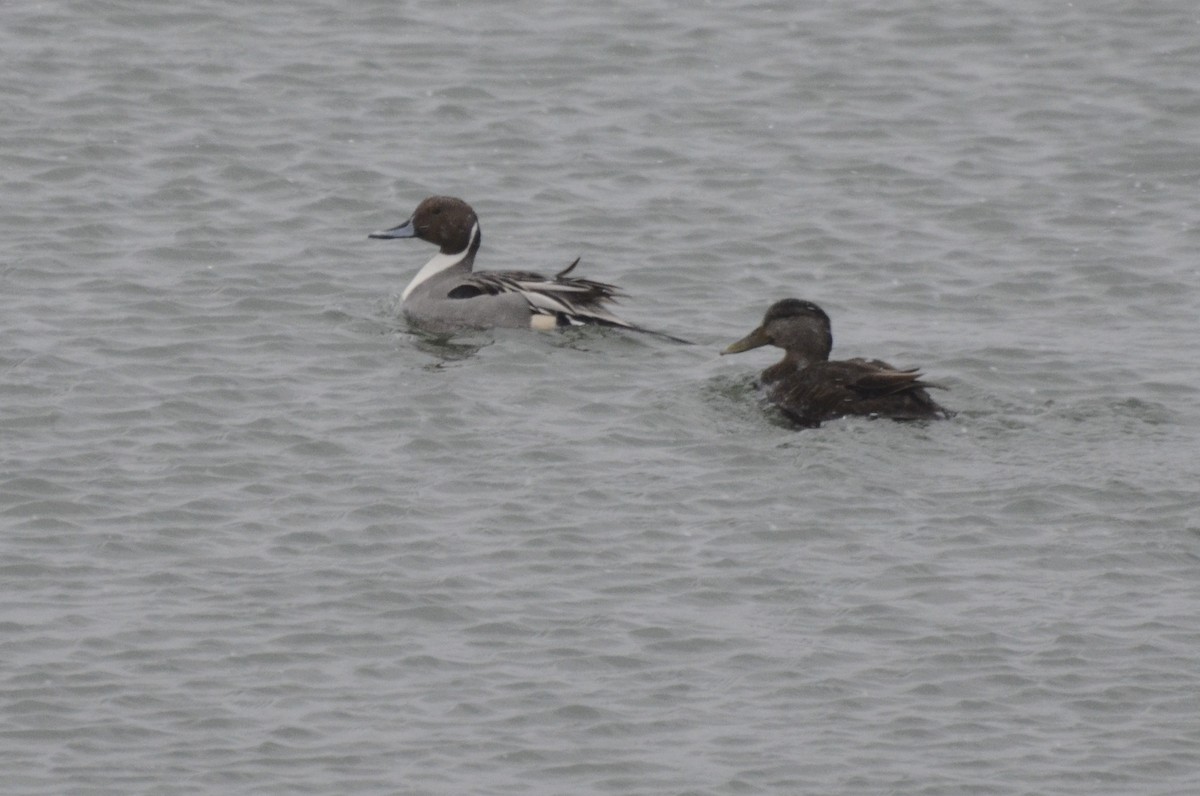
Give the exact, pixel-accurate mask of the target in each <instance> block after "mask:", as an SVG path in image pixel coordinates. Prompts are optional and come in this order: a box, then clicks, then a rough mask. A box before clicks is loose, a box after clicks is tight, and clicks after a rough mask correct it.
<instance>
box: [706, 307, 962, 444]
mask: <svg viewBox="0 0 1200 796" xmlns="http://www.w3.org/2000/svg"><path fill="white" fill-rule="evenodd" d="M764 345H773V346H777V347H779V348H782V349H783V350H784V356H783V359H782V360H781V361H779V362H777V363H775V364H774V365H772V366H771V367H769V368H767V369H766V370H764V371H763V372H762V377H761V379H760V384H761V386H762V388H763V389H764V390H765V392H766V394H767V397H768V399H769V400H770V401H771V403H773V404H775V405H776V406H778V407H779V408H780V410H781V411H783V413H784V414H785V415H787V416H788V417H789V418H791V419H792V420H793V421H795V422H796V423H798V424H799V425H801V426H804V427H806V428H815V427H816V426H819V425H821V423H822V422H824V421H826V420H833V419H835V418H839V417H845V416H846V415H867V416H874V417H890V418H892V419H893V420H932V419H935V418H946V417H949V416H950V413H949V412H947V411H946V410H945V409H943V408H942V407H940V406H938V404H937V403H935V402H934V400H933V399H932V398H930V397H929V393H927V392H926V391H925V390H926V389H927V388H931V387H934V388H939V389H945V388H943V387H941V385H938V384H930V383H928V382H923V381H921V374H920V373H919V372H917V369H916V368H912V369H909V370H898V369H896V368H893V367H892V366H891V365H889V364H887V363H886V362H881V361H879V360H878V359H871V360H867V359H848V360H844V361H833V362H831V361H830V360H829V354H830V352H831V351H832V350H833V331H832V327H831V324H830V322H829V316H828V315H826V314H825V311H824V310H822V309H821V308H820V307H818V306H817V305H816V304H813V303H812V302H811V301H802V300H800V299H794V298H789V299H784V300H782V301H777V302H775V303H774V304H772V305H771V306H770V308H769V309H768V310H767V314H766V315H765V316H763V321H762V324H761V325H760V326H759V327H758V328H757V329H755V330H754V331H752V332H750V334H748V335H746V336H745V337H743V338H742V339H741V340H738V341H737V342H736V343H733V344H732V345H730V346H729V347H728V348H726V349H725V350H724V351H722V352H721V353H722V354H738V353H741V352H742V351H749V350H750V349H752V348H758V347H759V346H764Z"/></svg>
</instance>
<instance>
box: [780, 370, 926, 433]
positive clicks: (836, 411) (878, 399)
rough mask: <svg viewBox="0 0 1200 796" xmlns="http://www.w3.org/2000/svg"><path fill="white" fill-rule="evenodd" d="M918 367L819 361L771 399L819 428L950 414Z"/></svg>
mask: <svg viewBox="0 0 1200 796" xmlns="http://www.w3.org/2000/svg"><path fill="white" fill-rule="evenodd" d="M932 386H936V385H931V384H927V383H925V382H923V381H921V374H920V373H919V372H918V371H917V369H916V368H912V369H909V370H897V369H896V368H893V367H891V366H890V365H888V364H887V363H885V362H881V361H879V360H871V361H868V360H862V359H857V360H847V361H843V362H819V363H816V364H813V365H811V366H809V367H807V368H805V369H803V370H801V371H798V372H797V373H796V374H795V375H794V376H791V377H789V378H787V379H785V380H783V381H782V382H780V383H779V384H777V385H776V386H775V387H774V388H773V390H772V393H771V399H772V400H773V401H774V402H775V403H776V404H778V405H779V407H780V408H781V409H782V410H783V411H784V412H785V413H787V414H788V415H789V416H790V417H792V418H793V419H795V420H796V421H797V422H799V423H801V424H802V425H806V426H815V425H819V424H820V423H821V422H822V421H824V420H832V419H833V418H836V417H843V416H845V415H875V416H879V417H890V418H894V419H896V420H917V419H921V418H933V417H942V416H945V410H943V409H942V407H940V406H938V404H937V403H935V402H934V400H933V399H932V398H930V397H929V393H927V392H925V388H926V387H932Z"/></svg>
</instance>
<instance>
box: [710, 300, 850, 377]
mask: <svg viewBox="0 0 1200 796" xmlns="http://www.w3.org/2000/svg"><path fill="white" fill-rule="evenodd" d="M764 345H773V346H778V347H779V348H782V349H784V350H785V351H787V353H788V356H789V358H795V359H798V360H802V361H804V362H820V361H824V360H827V359H829V352H830V351H832V350H833V331H832V330H831V328H830V323H829V316H828V315H826V314H825V310H823V309H821V308H820V307H818V306H817V305H816V304H813V303H812V302H811V301H804V300H802V299H795V298H788V299H783V300H782V301H777V302H775V303H774V304H772V305H771V306H770V307H769V308H768V309H767V314H766V315H764V316H763V320H762V324H761V325H760V326H759V327H758V328H757V329H755V330H754V331H752V332H751V333H750V334H748V335H746V336H745V337H743V338H742V339H741V340H738V341H737V342H736V343H733V344H732V345H730V346H729V347H728V348H726V349H725V350H724V351H722V352H721V353H722V354H740V353H741V352H743V351H749V350H750V349H752V348H758V347H759V346H764Z"/></svg>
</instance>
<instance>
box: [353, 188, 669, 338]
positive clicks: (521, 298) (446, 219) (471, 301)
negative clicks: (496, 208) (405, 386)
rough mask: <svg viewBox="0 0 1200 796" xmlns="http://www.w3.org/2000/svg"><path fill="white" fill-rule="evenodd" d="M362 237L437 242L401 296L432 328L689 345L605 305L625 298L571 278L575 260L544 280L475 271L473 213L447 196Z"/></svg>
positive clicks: (477, 235) (613, 289) (477, 237)
mask: <svg viewBox="0 0 1200 796" xmlns="http://www.w3.org/2000/svg"><path fill="white" fill-rule="evenodd" d="M367 237H369V238H375V239H380V240H393V239H401V238H418V239H420V240H423V241H426V242H428V243H432V244H434V245H435V246H437V247H438V253H437V254H435V255H434V256H433V258H432V259H431V260H429V262H427V263H425V265H424V266H422V267H421V269H420V270H419V271H417V273H416V276H414V277H413V278H412V281H410V282H409V283H408V286H407V287H405V288H404V292H403V293H402V294H401V296H400V308H401V310H402V311H403V313H404V314H405V316H407V317H408V319H409V320H410V321H412V322H414V323H415V324H416V325H418V326H420V327H423V328H425V329H428V330H430V331H435V332H443V331H452V330H455V329H460V328H476V329H486V328H496V327H509V328H525V329H536V330H543V331H546V330H552V329H563V328H569V327H574V326H607V327H612V328H617V329H626V330H629V331H634V332H642V333H645V334H651V335H656V336H658V337H663V338H666V339H668V340H672V341H674V342H678V343H688V342H689V341H687V340H684V339H682V338H679V337H674V336H673V335H669V334H666V333H664V332H658V331H654V330H652V329H647V328H645V327H644V326H639V325H638V324H635V323H631V322H630V321H627V320H624V319H623V318H620V317H618V316H617V315H615V314H614V313H612V312H611V311H610V310H609V309H608V305H610V304H613V303H615V302H616V301H617V299H619V298H626V297H627V295H626V294H625V293H624V292H623V291H622V290H621V289H620V288H618V287H617V286H616V285H611V284H608V283H607V282H597V281H595V280H592V279H583V278H581V277H576V276H571V273H572V272H573V271H574V270H575V267H576V266H577V265H579V258H576V259H575V261H574V262H573V263H571V264H570V265H568V266H567V267H566V268H564V269H562V270H561V271H559V272H557V273H556V274H554V275H553V276H550V277H547V276H543V275H542V274H540V273H537V272H534V271H475V270H473V268H474V265H475V254H476V252H478V251H479V245H480V242H481V241H482V239H483V233H482V232H481V230H480V227H479V217H478V215H476V213H475V211H474V210H473V209H472V208H471V206H470V205H469V204H467V203H466V202H464V201H463V200H462V199H459V198H456V197H453V196H430V197H427V198H425V199H424V200H422V201H421V203H420V204H418V205H417V209H416V210H414V211H413V213H412V215H411V216H410V217H409V218H408V220H407V221H405V222H403V223H402V224H399V225H397V226H395V227H392V228H391V229H384V230H380V231H378V232H372V233H371V234H370V235H368V236H367Z"/></svg>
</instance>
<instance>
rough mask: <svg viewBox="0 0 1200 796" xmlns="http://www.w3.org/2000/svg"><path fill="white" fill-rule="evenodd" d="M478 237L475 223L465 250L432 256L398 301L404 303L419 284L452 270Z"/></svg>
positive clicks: (464, 257)
mask: <svg viewBox="0 0 1200 796" xmlns="http://www.w3.org/2000/svg"><path fill="white" fill-rule="evenodd" d="M478 235H479V222H478V221H476V222H475V223H474V224H473V225H472V226H471V237H470V238H469V239H468V240H467V248H465V249H463V250H462V251H460V252H458V253H456V254H443V253H442V252H438V253H437V254H435V255H433V258H432V259H430V261H429V262H427V263H425V265H423V266H421V270H420V271H417V275H416V276H414V277H413V278H412V281H411V282H409V283H408V287H406V288H404V292H403V293H401V294H400V300H401V301H404V300H405V299H407V298H408V294H409V293H412V292H413V291H414V290H415V289H416V288H417V285H419V284H421V283H422V282H424V281H425V280H427V279H429V278H430V277H432V276H434V275H436V274H440V273H441V272H442V271H445V270H446V269H447V268H453V267H454V266H456V265H458V264H459V263H461V262H462V261H463V260H465V259H466V258H467V252H469V251H471V247H472V246H474V245H475V238H476V237H477V236H478Z"/></svg>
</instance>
